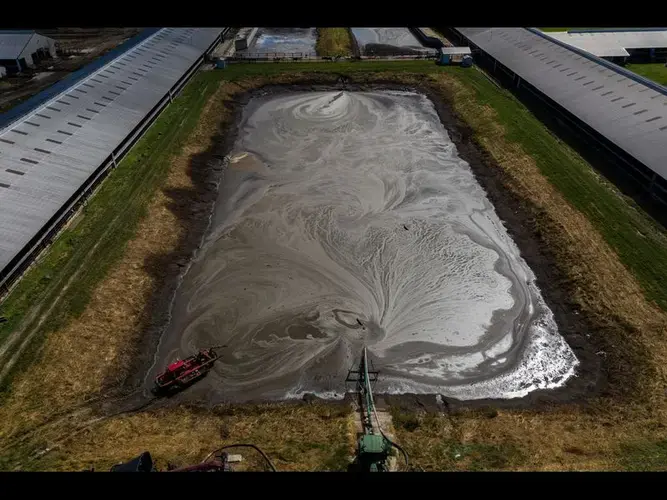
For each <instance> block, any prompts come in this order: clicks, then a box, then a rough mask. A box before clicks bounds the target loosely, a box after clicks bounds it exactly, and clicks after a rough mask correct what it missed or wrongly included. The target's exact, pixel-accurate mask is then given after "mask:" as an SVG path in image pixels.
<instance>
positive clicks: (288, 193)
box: [155, 91, 578, 401]
mask: <svg viewBox="0 0 667 500" xmlns="http://www.w3.org/2000/svg"><path fill="white" fill-rule="evenodd" d="M534 281H535V276H534V274H533V273H532V271H531V270H530V268H529V267H528V266H527V264H526V263H525V262H524V260H523V259H522V258H521V256H520V255H519V250H518V248H517V247H516V245H515V244H514V242H513V241H512V240H511V238H510V237H509V236H508V234H507V233H506V230H505V228H504V226H503V224H502V223H501V221H500V220H499V219H498V217H497V215H496V213H495V211H494V208H493V206H492V205H491V204H490V202H489V201H488V199H487V198H486V195H485V193H484V191H483V190H482V188H481V187H480V186H479V185H478V183H477V181H476V180H475V178H474V176H473V174H472V171H471V170H470V168H469V166H468V164H467V163H466V162H465V161H463V160H461V159H460V158H459V157H458V156H457V151H456V148H455V146H454V144H453V143H452V142H451V140H450V139H449V136H448V134H447V131H446V130H445V129H444V127H443V125H442V123H441V122H440V120H439V119H438V116H437V114H436V112H435V109H434V107H433V104H432V103H431V101H430V100H428V98H426V97H425V96H423V95H421V94H418V93H413V92H397V91H372V92H356V91H355V92H352V91H350V92H348V91H343V92H336V91H333V92H329V91H319V92H314V91H299V92H289V93H282V94H279V95H265V96H261V97H255V98H253V99H252V100H251V102H250V103H249V104H248V105H247V106H246V108H245V110H244V115H243V118H242V122H241V125H240V132H239V137H238V139H237V142H236V144H235V147H234V150H233V151H232V157H231V161H230V163H229V166H228V168H227V171H226V172H225V177H224V180H223V181H222V182H221V185H220V190H219V195H218V201H217V204H216V207H215V210H214V213H213V216H212V219H211V227H210V230H209V233H208V235H207V237H206V239H205V241H204V243H203V246H202V248H201V249H200V251H199V252H198V254H197V255H196V256H195V259H194V261H193V262H192V264H191V266H190V268H189V270H188V272H187V273H186V275H185V276H184V278H183V282H182V284H181V286H180V288H179V290H178V292H177V295H176V297H175V300H174V305H173V310H172V321H171V323H170V325H169V327H168V328H167V331H166V332H165V334H164V336H163V339H162V341H161V344H160V347H159V352H158V355H157V359H159V360H162V363H157V364H156V367H157V366H162V365H163V364H165V363H166V362H167V361H169V360H172V359H173V358H174V357H175V356H176V355H181V356H184V355H189V354H191V353H192V352H194V351H196V350H197V349H198V348H201V347H207V346H211V345H217V344H225V345H226V347H224V348H222V349H221V350H220V354H221V359H220V360H219V361H218V362H217V363H216V364H215V367H214V369H213V371H212V372H211V373H210V374H209V376H208V377H207V379H206V380H207V382H206V384H204V385H205V387H206V391H208V397H209V398H210V399H211V400H212V401H222V400H231V401H241V400H249V399H279V398H290V397H299V396H301V395H302V394H304V393H305V392H313V393H316V394H319V395H321V396H323V397H340V396H341V395H342V394H343V393H344V391H345V383H344V380H345V376H346V374H347V370H348V369H349V368H351V367H352V365H354V364H355V363H356V362H357V361H358V356H359V354H360V352H361V348H362V346H364V345H366V346H367V347H368V349H369V356H370V358H371V361H372V362H373V363H374V365H375V366H376V367H377V368H379V369H380V370H381V373H382V375H381V378H380V381H379V382H378V386H377V387H376V389H375V391H376V392H389V393H405V392H408V393H440V394H443V395H446V396H450V397H457V398H460V399H479V398H490V397H493V398H513V397H521V396H524V395H525V394H527V393H529V392H530V391H532V390H535V389H538V388H542V389H544V388H553V387H558V386H560V385H562V384H563V383H564V382H565V381H566V380H567V379H568V378H569V377H571V376H572V375H573V374H574V373H575V368H576V366H577V364H578V361H577V359H576V357H575V356H574V354H573V352H572V351H571V349H570V348H569V346H568V345H567V343H566V342H565V341H564V339H563V338H562V337H561V335H560V334H559V333H558V330H557V326H556V324H555V322H554V319H553V314H552V312H551V311H550V309H549V308H548V307H547V305H546V304H545V302H544V300H543V299H542V297H541V294H540V291H539V289H538V288H537V286H536V285H535V283H534ZM155 369H157V368H155Z"/></svg>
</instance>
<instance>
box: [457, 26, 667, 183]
mask: <svg viewBox="0 0 667 500" xmlns="http://www.w3.org/2000/svg"><path fill="white" fill-rule="evenodd" d="M456 29H457V30H458V31H459V32H460V33H461V34H463V35H464V36H465V37H466V38H468V40H470V41H471V42H472V43H473V44H475V45H476V46H478V47H479V48H480V49H482V50H483V51H484V52H486V53H488V54H489V55H491V56H492V57H493V58H495V59H496V60H497V61H499V62H500V63H502V64H503V65H504V66H506V67H507V68H509V69H510V70H512V71H513V72H514V73H516V74H517V75H518V76H520V77H521V78H522V79H523V80H525V81H527V82H529V83H530V84H531V85H533V86H534V87H536V88H537V89H538V90H540V91H541V92H542V93H544V94H545V95H546V96H548V97H550V98H551V99H553V100H554V101H555V102H557V103H558V104H560V105H561V106H562V107H563V108H565V109H566V110H568V111H569V112H570V113H572V114H573V115H575V116H576V117H578V118H579V119H580V120H582V121H583V122H584V123H586V124H587V125H589V126H591V127H592V128H593V129H595V130H597V131H598V132H599V133H600V134H602V135H603V136H605V137H606V138H607V139H609V140H610V141H611V142H612V143H614V144H615V145H617V146H618V147H620V148H621V149H623V150H625V151H626V152H627V153H629V154H630V155H632V156H633V157H634V158H636V159H637V160H639V161H640V162H642V163H643V164H644V165H646V166H647V167H648V168H649V169H651V170H653V171H654V172H656V173H657V174H658V175H660V176H661V177H663V178H667V147H665V145H666V144H667V89H666V88H665V87H662V86H660V85H658V84H655V83H653V82H650V81H648V80H646V79H644V78H642V77H639V76H637V75H635V74H634V73H631V72H629V71H627V70H625V69H623V68H620V67H618V66H616V65H614V64H612V63H609V62H607V61H603V60H601V59H599V58H597V57H595V56H593V55H591V54H588V53H586V52H584V51H581V50H577V49H575V48H572V47H569V46H567V45H565V44H563V43H562V42H561V43H559V42H557V41H555V40H553V39H551V38H550V37H548V36H546V35H542V34H540V33H539V32H537V30H533V29H526V28H456Z"/></svg>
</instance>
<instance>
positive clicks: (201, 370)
mask: <svg viewBox="0 0 667 500" xmlns="http://www.w3.org/2000/svg"><path fill="white" fill-rule="evenodd" d="M217 359H218V355H217V354H216V353H215V351H214V350H213V348H210V349H202V350H200V351H199V352H198V353H197V354H195V355H193V356H190V357H189V358H185V359H179V360H176V361H175V362H173V363H172V364H170V365H169V366H168V367H167V369H166V370H165V371H163V372H162V373H160V374H159V375H158V376H157V377H156V378H155V386H154V387H153V393H154V394H155V395H166V394H170V393H174V392H178V391H180V390H182V389H185V388H186V387H188V386H189V385H190V384H192V383H194V382H196V381H197V380H199V379H201V378H203V377H205V376H206V374H207V373H208V372H209V371H210V370H211V368H212V367H213V363H215V361H216V360H217Z"/></svg>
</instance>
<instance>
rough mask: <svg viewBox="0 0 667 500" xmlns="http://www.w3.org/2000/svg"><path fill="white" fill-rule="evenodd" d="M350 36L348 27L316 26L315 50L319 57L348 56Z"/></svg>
mask: <svg viewBox="0 0 667 500" xmlns="http://www.w3.org/2000/svg"><path fill="white" fill-rule="evenodd" d="M351 36H352V34H351V33H350V29H349V28H317V42H316V43H315V51H316V52H317V55H318V56H320V57H350V56H351V55H352V39H351Z"/></svg>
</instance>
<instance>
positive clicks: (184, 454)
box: [30, 404, 353, 471]
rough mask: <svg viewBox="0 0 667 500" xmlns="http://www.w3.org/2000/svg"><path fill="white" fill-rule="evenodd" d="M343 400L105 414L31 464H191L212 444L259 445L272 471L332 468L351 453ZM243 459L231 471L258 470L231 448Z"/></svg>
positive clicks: (251, 458) (260, 465)
mask: <svg viewBox="0 0 667 500" xmlns="http://www.w3.org/2000/svg"><path fill="white" fill-rule="evenodd" d="M351 417H352V413H351V411H350V407H349V406H348V405H329V404H280V405H262V406H245V407H243V408H238V407H237V408H233V407H229V406H221V407H217V408H214V409H201V408H194V407H192V408H188V407H178V408H174V409H169V410H156V411H151V412H145V413H140V414H136V415H131V416H126V417H119V418H114V419H110V420H107V421H105V422H102V423H100V424H98V425H96V426H93V427H91V428H89V429H88V430H87V431H85V432H83V433H81V434H80V435H78V436H76V438H75V439H72V440H71V441H68V442H65V443H64V444H63V445H62V447H61V448H59V449H58V450H56V451H54V452H53V453H52V454H50V455H46V456H45V457H44V458H43V459H41V460H37V461H35V462H32V463H31V465H30V467H31V468H32V469H36V470H56V471H57V470H84V469H88V468H90V467H94V468H95V469H96V470H108V469H109V468H110V467H111V466H112V465H113V464H115V463H118V462H119V461H125V460H129V459H131V458H133V457H135V456H137V455H139V454H140V453H142V452H144V451H147V450H148V451H150V453H151V455H152V457H153V459H154V460H155V462H156V466H157V467H158V468H159V469H160V470H164V469H166V468H167V465H168V464H169V463H171V464H173V465H175V466H186V465H192V464H196V463H197V462H199V461H201V460H202V459H203V458H204V457H206V455H208V454H209V453H210V452H211V451H213V450H214V449H216V448H219V447H221V446H224V445H230V444H238V443H252V444H255V445H257V446H259V447H260V448H261V449H262V450H263V451H264V452H265V453H266V454H267V455H268V456H269V458H270V459H271V460H272V461H273V463H274V465H275V466H276V468H277V469H278V470H279V471H311V470H340V469H343V468H344V466H345V464H346V463H347V458H348V457H349V456H350V455H351V454H352V453H353V443H352V442H351V441H350V440H349V439H348V427H349V422H350V420H351ZM229 451H230V453H241V454H242V455H243V458H244V461H243V463H242V464H241V465H240V467H238V468H237V470H264V469H265V466H264V461H263V460H262V458H261V456H260V455H258V454H257V452H255V451H254V450H251V449H242V448H238V449H233V450H229Z"/></svg>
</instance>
